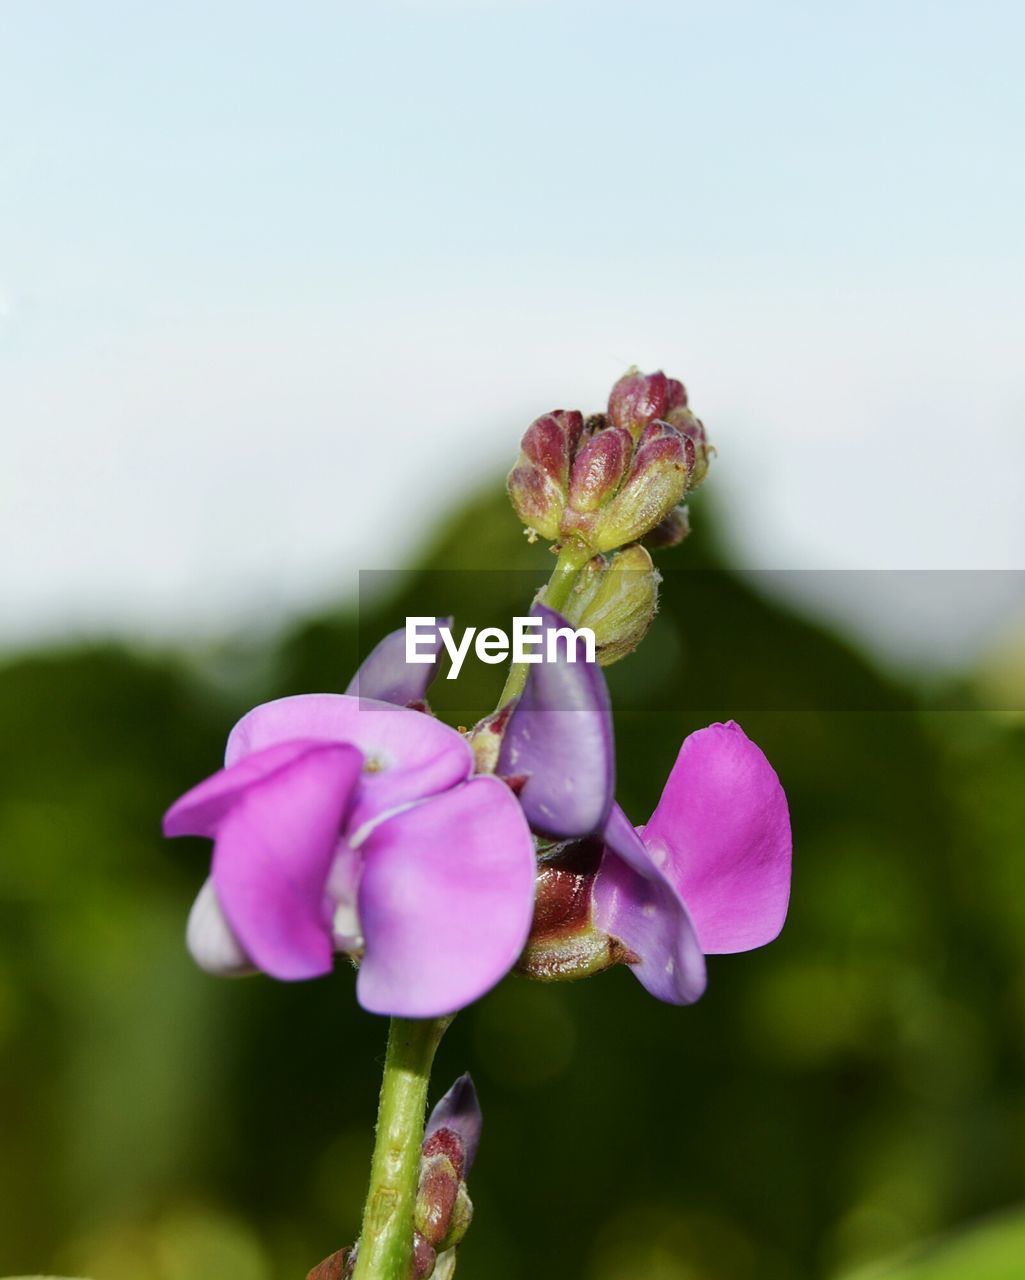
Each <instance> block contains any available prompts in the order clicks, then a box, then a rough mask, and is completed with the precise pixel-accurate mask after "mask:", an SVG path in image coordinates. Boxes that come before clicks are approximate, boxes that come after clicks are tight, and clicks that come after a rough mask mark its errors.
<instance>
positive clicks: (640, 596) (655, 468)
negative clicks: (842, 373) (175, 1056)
mask: <svg viewBox="0 0 1025 1280" xmlns="http://www.w3.org/2000/svg"><path fill="white" fill-rule="evenodd" d="M708 457H709V447H708V443H707V439H706V435H705V431H704V427H703V426H702V425H701V423H700V422H699V421H698V419H696V418H695V417H694V415H693V414H692V412H691V410H690V408H689V406H688V399H687V392H686V391H685V389H684V387H683V384H682V383H680V382H678V381H676V380H675V379H672V378H667V377H666V376H665V375H664V374H663V373H661V372H659V373H654V374H647V375H645V374H641V373H639V372H637V371H636V370H631V371H630V372H629V373H627V374H626V375H625V376H624V377H623V378H621V379H620V380H619V382H617V383H616V385H615V386H614V387H613V389H612V394H611V396H610V398H609V403H608V410H607V413H606V414H603V415H597V416H596V417H594V418H591V419H588V420H587V421H586V422H585V420H584V418H583V416H582V415H581V414H580V413H578V412H576V411H573V412H568V413H567V412H563V411H558V412H554V413H550V414H546V415H545V416H544V417H542V418H539V419H538V420H537V421H536V422H535V423H534V424H533V425H532V426H531V427H530V428H529V430H528V431H527V433H526V435H525V436H524V438H523V445H522V454H521V457H520V461H519V463H518V464H517V466H516V468H515V469H514V470H513V472H512V474H511V476H510V481H509V487H510V493H511V495H512V499H513V504H514V506H515V507H516V510H517V511H518V513H519V514H520V516H521V518H523V519H524V520H527V521H529V522H530V523H531V524H532V526H533V527H534V528H535V529H537V530H538V531H540V532H542V533H544V534H545V535H546V536H548V537H553V538H555V537H558V538H563V539H570V540H572V541H573V542H574V545H575V546H577V547H578V548H580V549H582V554H581V555H580V556H579V557H578V558H577V559H576V561H575V567H574V573H575V574H576V575H577V578H578V581H577V583H576V589H575V591H571V592H570V593H569V594H568V596H567V597H566V603H565V605H564V611H565V614H566V617H568V618H569V619H570V620H571V621H572V622H574V623H576V624H578V625H579V624H580V623H581V622H586V623H587V624H588V625H591V626H593V627H594V629H595V633H596V639H597V647H598V659H599V662H598V663H588V662H587V661H586V655H585V653H584V652H583V644H582V642H581V641H579V640H577V641H576V642H575V643H576V644H577V645H578V646H579V649H580V651H579V652H574V653H573V654H572V655H571V654H570V653H569V652H567V651H566V648H565V645H566V643H570V642H569V641H565V640H564V641H563V647H562V649H561V651H560V650H558V649H557V657H556V660H555V661H548V662H544V663H539V664H535V665H532V666H531V667H530V669H529V671H528V672H527V674H526V678H525V680H524V681H523V683H522V687H521V690H520V692H519V693H518V694H517V695H516V696H514V697H513V698H511V699H510V700H509V701H508V702H507V703H506V704H505V705H503V706H502V707H500V708H499V710H498V712H496V713H495V714H494V715H492V716H490V717H487V718H486V719H485V720H483V721H482V722H481V723H480V724H479V725H477V726H476V727H475V728H474V729H473V730H471V731H470V732H469V733H464V732H457V731H456V730H455V729H452V728H450V727H448V726H447V725H445V724H443V723H442V722H441V721H439V720H438V719H437V718H435V716H434V715H433V714H432V713H431V711H430V708H429V706H428V703H427V690H428V686H429V683H430V681H431V679H432V677H433V676H434V674H435V672H436V667H437V661H438V657H439V655H440V652H441V641H440V633H439V635H438V637H437V642H436V644H435V660H434V663H433V664H421V663H417V664H407V662H406V658H405V644H404V633H403V632H402V631H397V632H395V633H393V634H392V635H389V636H387V637H385V639H383V640H382V641H381V642H380V644H379V645H378V646H377V648H376V649H374V651H373V652H372V653H371V654H370V656H369V657H368V658H367V659H366V661H365V662H364V663H363V665H362V666H361V667H360V669H359V671H358V672H357V673H356V675H355V676H354V677H353V680H352V682H351V683H350V685H349V688H348V690H347V691H346V692H345V693H344V694H341V693H318V694H308V695H303V696H299V697H291V698H283V699H280V700H278V701H275V702H269V703H266V704H264V705H262V706H259V707H256V708H255V709H254V710H252V711H250V712H249V713H248V714H247V715H246V716H244V717H243V718H242V720H240V721H239V723H238V724H237V725H236V726H235V728H234V729H233V730H232V732H231V734H230V736H229V738H228V745H227V752H226V758H225V764H224V768H223V769H221V770H220V771H219V772H218V773H215V774H214V775H213V776H212V777H210V778H208V779H207V780H206V781H205V782H202V783H200V784H199V786H197V787H195V788H193V789H192V790H191V791H189V792H188V793H187V794H186V795H185V796H183V797H182V798H181V799H180V800H178V801H177V803H176V804H174V805H173V806H172V807H171V809H170V810H169V811H168V813H167V815H166V817H165V819H164V830H165V832H166V834H167V835H169V836H178V835H200V836H207V837H210V838H212V839H213V841H214V852H213V863H212V870H211V875H210V877H209V879H208V880H207V882H206V884H205V885H204V886H203V888H202V889H201V891H200V893H199V896H198V898H197V900H196V904H195V906H194V908H193V910H192V913H191V916H190V919H189V926H188V944H189V947H190V949H191V951H192V954H193V956H194V957H195V959H196V960H197V962H198V963H199V964H200V965H201V966H202V967H203V968H205V969H208V970H210V971H212V972H215V973H222V974H229V973H245V972H251V971H254V970H262V971H263V972H265V973H267V974H270V975H271V976H273V977H275V978H280V979H285V980H294V979H303V978H313V977H317V976H319V975H322V974H325V973H327V972H328V971H329V970H330V969H331V968H332V965H333V961H334V957H335V955H336V954H337V953H343V954H346V955H348V956H350V957H352V959H353V960H354V961H355V962H356V963H357V965H358V969H359V973H358V977H357V981H356V991H357V996H358V999H359V1001H360V1003H361V1004H362V1005H363V1006H364V1007H365V1008H366V1009H369V1010H371V1011H373V1012H375V1013H382V1014H390V1015H394V1016H402V1017H411V1018H433V1017H442V1016H445V1015H448V1014H450V1013H452V1012H454V1011H455V1010H457V1009H460V1008H462V1007H464V1006H465V1005H467V1004H469V1003H471V1002H472V1001H474V1000H476V999H477V998H478V997H479V996H481V995H482V994H483V993H484V992H485V991H487V990H488V989H489V988H490V987H491V986H493V985H494V984H495V983H496V982H497V981H499V979H500V978H502V977H503V976H504V975H505V974H506V973H508V972H509V971H510V970H511V969H512V968H513V967H517V968H518V969H519V970H520V971H521V972H523V973H526V974H528V975H531V976H533V977H536V978H541V979H546V980H554V979H560V978H573V977H581V976H584V975H586V974H589V973H594V972H598V971H599V970H601V969H604V968H607V967H608V966H609V965H612V964H616V963H625V964H627V965H628V966H629V967H630V969H631V971H632V972H633V973H634V974H635V975H636V977H637V978H638V979H639V980H640V982H641V983H643V985H644V986H645V987H646V988H647V989H648V990H649V991H650V992H651V993H652V994H653V995H655V996H657V997H658V998H660V999H662V1000H666V1001H670V1002H672V1003H680V1004H685V1003H689V1002H690V1001H693V1000H696V999H697V998H698V997H699V996H700V995H701V993H702V991H703V990H704V986H705V956H706V955H707V954H710V953H716V952H730V951H744V950H747V949H749V948H751V947H757V946H761V945H763V944H764V943H766V942H769V941H770V940H771V939H772V938H774V937H775V936H776V934H777V933H778V932H779V930H780V928H781V927H782V924H783V920H784V917H785V915H786V909H787V901H788V896H789V887H790V856H791V838H790V822H789V815H788V811H787V803H786V798H785V796H784V794H783V789H782V787H781V786H780V783H779V780H778V778H777V777H776V774H775V772H774V771H773V769H772V767H771V766H770V765H769V763H768V761H767V760H766V758H765V756H764V755H763V754H762V752H761V750H760V749H759V748H758V747H757V746H756V745H755V744H754V743H753V742H751V741H750V739H749V738H747V736H746V735H745V734H744V732H743V731H742V730H741V729H740V727H739V726H738V725H736V724H733V723H729V724H715V725H710V726H709V727H708V728H706V729H702V730H699V731H698V732H697V733H693V734H691V736H690V737H688V738H687V739H686V740H685V741H684V743H683V745H682V746H681V748H680V752H679V755H678V756H677V759H676V763H675V764H674V766H673V769H672V771H671V772H670V775H669V778H668V781H667V782H666V785H665V789H664V791H663V793H662V798H661V800H660V801H659V803H658V805H657V806H656V809H655V812H654V813H653V814H652V816H651V818H650V819H649V820H648V822H647V823H646V824H644V825H642V826H640V827H636V828H635V827H634V826H633V825H632V824H631V822H630V821H629V819H628V818H627V816H626V815H625V813H624V812H623V810H622V809H621V808H620V807H619V806H618V805H617V804H616V803H615V752H614V746H613V731H612V714H611V709H610V704H609V696H608V690H607V688H606V684H605V679H604V676H603V674H602V671H601V667H600V664H603V663H608V662H610V661H615V660H616V659H617V658H619V657H622V656H623V655H624V654H626V653H628V652H630V651H631V650H632V649H633V648H634V647H635V646H636V645H637V643H638V642H639V640H640V639H641V638H642V637H643V635H644V632H645V631H646V629H647V627H648V625H649V624H650V622H651V619H652V617H653V616H654V612H655V606H656V598H657V587H658V575H657V573H656V571H655V569H654V566H653V565H652V562H651V557H650V555H649V554H648V552H647V550H646V549H645V548H644V547H642V546H641V545H640V544H639V542H638V541H637V539H639V538H641V537H644V536H648V537H650V538H652V539H653V540H654V541H655V542H658V541H661V542H663V543H665V542H671V541H673V540H674V537H675V536H676V533H678V532H679V530H680V529H681V528H683V529H685V527H686V525H685V513H684V511H683V510H682V509H681V508H680V507H679V503H680V501H681V499H682V498H683V496H684V493H685V492H686V491H687V490H688V489H689V488H693V487H695V486H696V485H697V484H700V483H701V481H702V479H703V478H704V475H705V472H706V471H707V467H708ZM674 530H676V533H674ZM627 544H629V545H627ZM617 549H618V550H617ZM613 551H615V554H614V555H612V556H611V558H610V557H608V556H607V555H606V554H604V553H608V552H613ZM534 614H535V616H537V617H539V618H540V620H541V622H542V629H543V631H545V632H550V631H552V630H554V629H557V628H559V627H562V626H564V625H565V623H566V617H564V616H562V615H561V614H560V613H557V612H555V611H554V610H553V609H551V608H549V607H548V606H547V605H546V604H544V603H543V602H538V603H536V604H535V606H534ZM443 621H444V622H445V623H446V624H448V623H450V621H451V620H450V619H446V620H443ZM570 635H572V630H570ZM546 638H547V637H546ZM545 648H546V650H547V646H545ZM571 659H575V660H571Z"/></svg>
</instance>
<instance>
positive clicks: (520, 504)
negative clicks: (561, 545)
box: [508, 409, 584, 538]
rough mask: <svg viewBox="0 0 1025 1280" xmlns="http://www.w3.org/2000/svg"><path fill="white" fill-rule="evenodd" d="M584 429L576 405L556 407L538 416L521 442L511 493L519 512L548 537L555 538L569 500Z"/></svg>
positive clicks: (528, 524) (510, 474)
mask: <svg viewBox="0 0 1025 1280" xmlns="http://www.w3.org/2000/svg"><path fill="white" fill-rule="evenodd" d="M583 429H584V419H583V416H582V415H581V414H580V413H578V412H577V411H576V410H575V409H574V410H570V411H565V410H562V409H557V410H555V411H553V412H552V413H546V414H544V415H543V416H542V417H540V418H538V419H537V420H536V421H535V422H533V423H531V425H530V426H529V427H528V428H527V430H526V432H525V434H524V436H523V439H522V441H521V442H520V457H519V461H518V462H517V463H516V466H515V467H513V469H512V471H511V472H510V473H509V479H508V487H509V497H510V499H511V500H512V504H513V507H514V509H515V511H516V514H517V515H518V516H519V517H520V519H521V520H522V521H523V523H524V524H525V525H527V526H528V527H529V528H532V529H536V530H537V532H538V533H540V534H541V535H542V537H545V538H555V537H557V536H558V532H559V520H560V518H561V516H562V511H563V507H564V506H565V504H566V490H567V488H568V486H569V470H570V463H571V461H572V459H573V454H574V453H575V451H576V448H577V445H578V444H579V442H580V436H581V434H582V432H583Z"/></svg>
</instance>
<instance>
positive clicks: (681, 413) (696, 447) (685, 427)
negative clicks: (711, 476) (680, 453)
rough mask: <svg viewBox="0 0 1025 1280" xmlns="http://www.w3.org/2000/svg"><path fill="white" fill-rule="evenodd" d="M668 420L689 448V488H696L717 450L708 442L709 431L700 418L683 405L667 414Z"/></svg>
mask: <svg viewBox="0 0 1025 1280" xmlns="http://www.w3.org/2000/svg"><path fill="white" fill-rule="evenodd" d="M666 421H667V422H669V423H671V424H672V425H673V426H674V427H675V428H676V430H677V431H679V433H680V435H681V436H682V437H683V440H684V445H685V448H686V450H687V467H688V475H687V489H688V491H689V490H691V489H696V488H697V487H698V485H699V484H700V483H701V482H702V480H704V478H705V476H706V475H707V474H708V464H709V461H710V460H711V457H712V455H713V454H714V453H715V450H714V449H713V448H712V446H711V445H710V444H709V443H708V432H707V431H706V430H705V424H704V423H703V422H702V421H701V419H700V418H696V417H695V416H694V414H693V413H691V411H690V410H689V409H688V408H687V407H686V405H682V406H681V407H679V408H676V409H673V410H671V411H670V412H668V413H667V414H666Z"/></svg>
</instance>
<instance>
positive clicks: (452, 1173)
mask: <svg viewBox="0 0 1025 1280" xmlns="http://www.w3.org/2000/svg"><path fill="white" fill-rule="evenodd" d="M460 1181H461V1179H460V1177H459V1172H458V1170H457V1169H456V1167H455V1165H454V1164H453V1163H452V1161H451V1160H450V1159H449V1158H448V1156H446V1155H442V1154H440V1153H439V1154H438V1155H434V1156H424V1158H423V1159H422V1160H421V1161H420V1182H419V1185H418V1187H417V1192H416V1210H415V1213H414V1216H413V1223H414V1225H415V1226H416V1229H417V1231H419V1232H420V1234H421V1235H422V1236H423V1237H424V1239H425V1240H427V1241H428V1242H429V1243H430V1244H432V1245H433V1246H434V1247H435V1248H437V1247H438V1246H439V1245H440V1244H441V1242H442V1241H443V1240H444V1239H445V1238H446V1237H447V1235H448V1229H449V1226H450V1224H451V1222H452V1210H453V1209H454V1208H455V1203H456V1196H458V1194H459V1184H460Z"/></svg>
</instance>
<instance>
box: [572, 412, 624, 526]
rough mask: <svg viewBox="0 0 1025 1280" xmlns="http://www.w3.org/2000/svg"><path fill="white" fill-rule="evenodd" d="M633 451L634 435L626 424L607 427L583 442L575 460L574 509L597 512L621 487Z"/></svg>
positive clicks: (573, 480) (573, 481)
mask: <svg viewBox="0 0 1025 1280" xmlns="http://www.w3.org/2000/svg"><path fill="white" fill-rule="evenodd" d="M632 454H633V438H632V437H631V435H630V432H629V431H624V430H623V428H622V427H607V428H606V429H605V430H604V431H599V432H598V433H597V434H596V435H593V436H591V438H590V439H589V440H588V441H587V442H586V443H585V444H584V445H583V447H582V448H581V449H580V450H579V451H578V453H577V456H576V457H575V458H574V460H573V469H572V471H571V473H570V481H569V503H570V506H571V507H572V508H573V509H574V511H580V512H584V513H586V512H590V511H596V510H597V509H598V508H599V507H601V506H604V504H605V503H606V502H608V501H609V500H610V499H611V498H612V497H613V496H614V495H615V492H616V490H617V489H618V488H619V484H620V481H621V480H622V479H623V477H624V476H625V475H626V472H627V469H628V467H629V466H630V458H631V456H632Z"/></svg>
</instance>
